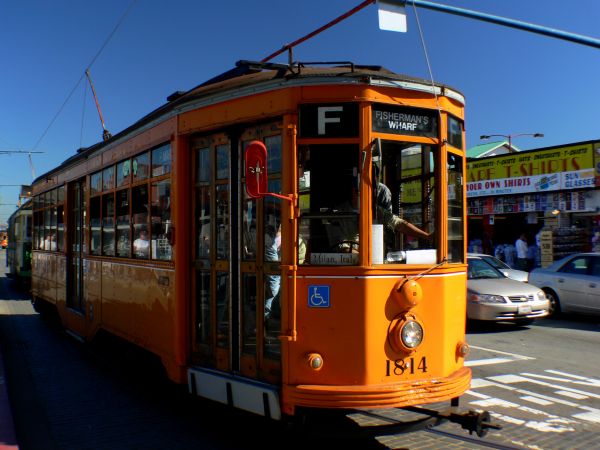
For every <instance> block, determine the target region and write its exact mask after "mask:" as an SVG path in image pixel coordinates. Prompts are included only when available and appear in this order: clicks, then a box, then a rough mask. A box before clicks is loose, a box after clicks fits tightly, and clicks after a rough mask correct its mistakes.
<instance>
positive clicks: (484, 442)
mask: <svg viewBox="0 0 600 450" xmlns="http://www.w3.org/2000/svg"><path fill="white" fill-rule="evenodd" d="M423 431H424V432H426V433H428V434H433V435H436V436H443V437H446V438H449V439H454V440H457V441H462V442H467V443H470V444H476V445H478V446H480V447H482V448H494V449H496V450H523V449H524V447H518V446H514V445H507V444H503V443H500V442H495V441H491V440H489V439H486V438H485V437H483V438H480V437H474V436H471V435H464V434H459V433H452V432H450V431H443V430H436V429H435V428H427V429H425V430H423Z"/></svg>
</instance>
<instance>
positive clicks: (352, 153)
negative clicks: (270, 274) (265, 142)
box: [298, 144, 359, 265]
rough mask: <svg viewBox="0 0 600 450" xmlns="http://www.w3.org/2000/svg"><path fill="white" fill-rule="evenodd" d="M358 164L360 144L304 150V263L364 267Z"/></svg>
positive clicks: (301, 176)
mask: <svg viewBox="0 0 600 450" xmlns="http://www.w3.org/2000/svg"><path fill="white" fill-rule="evenodd" d="M358 161H359V151H358V146H357V145H352V144H331V145H307V146H301V147H299V149H298V168H299V174H298V176H299V187H298V192H299V195H300V199H299V203H300V214H301V217H300V226H299V244H300V245H299V248H301V249H303V251H302V252H299V263H300V264H312V265H355V264H358V249H359V246H358V242H359V241H358V238H359V236H358V216H359V214H358V209H359V205H358V198H359V190H358V180H359V177H358ZM304 249H305V250H304ZM304 253H305V254H304Z"/></svg>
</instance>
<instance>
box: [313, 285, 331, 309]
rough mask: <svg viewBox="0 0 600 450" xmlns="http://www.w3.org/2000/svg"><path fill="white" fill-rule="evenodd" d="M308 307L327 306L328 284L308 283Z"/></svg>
mask: <svg viewBox="0 0 600 450" xmlns="http://www.w3.org/2000/svg"><path fill="white" fill-rule="evenodd" d="M308 307H309V308H329V307H331V304H330V303H329V286H324V285H314V284H313V285H309V286H308Z"/></svg>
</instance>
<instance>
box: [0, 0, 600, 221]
mask: <svg viewBox="0 0 600 450" xmlns="http://www.w3.org/2000/svg"><path fill="white" fill-rule="evenodd" d="M359 3H361V0H328V1H323V0H320V1H317V0H302V1H289V0H287V1H286V0H280V1H274V0H259V1H253V2H250V1H247V0H230V1H226V0H219V1H215V2H207V1H198V0H195V1H193V0H170V1H164V0H137V1H134V2H132V0H121V1H118V0H103V1H89V0H80V1H77V2H75V1H69V0H53V1H51V2H50V1H47V0H30V1H27V2H22V1H6V2H2V6H0V58H1V61H2V66H1V67H2V70H1V71H0V80H1V82H0V150H24V151H31V150H34V151H41V152H44V153H41V154H33V155H32V159H33V165H34V170H35V174H36V176H39V175H41V174H42V173H44V172H46V171H48V170H50V169H51V168H53V167H55V166H56V165H58V164H60V163H61V162H62V161H64V160H65V159H67V158H68V157H70V156H71V155H73V154H74V152H75V151H76V149H77V148H79V147H82V146H84V147H85V146H89V145H92V144H94V143H96V142H98V141H100V140H101V134H102V133H101V132H102V129H101V126H100V122H99V119H98V115H97V112H96V109H95V106H94V102H93V97H92V95H91V92H90V89H89V86H88V84H87V82H85V79H83V80H82V77H83V76H84V71H85V69H86V68H87V67H88V66H89V64H90V63H91V62H92V61H94V62H93V64H92V66H91V68H90V70H91V75H92V79H93V81H94V85H95V88H96V91H97V93H98V96H99V100H100V105H101V108H102V112H103V115H104V118H105V122H106V126H107V128H108V129H109V130H110V131H111V132H112V133H113V134H115V133H117V132H119V131H121V130H123V129H124V128H126V127H127V126H129V125H131V124H132V123H133V122H135V121H136V120H138V119H139V118H141V117H142V116H144V115H145V114H147V113H149V112H150V111H152V110H153V109H155V108H156V107H158V106H160V105H161V104H163V103H164V102H165V101H166V97H167V96H168V95H169V94H171V93H172V92H174V91H177V90H187V89H191V88H193V87H194V86H196V85H198V84H200V83H201V82H203V81H205V80H207V79H209V78H211V77H212V76H214V75H217V74H220V73H222V72H224V71H226V70H228V69H230V68H231V67H233V65H234V64H235V62H236V61H237V60H240V59H250V60H260V59H262V58H264V57H266V56H267V55H269V54H271V53H272V52H274V51H275V50H277V49H279V48H280V47H281V46H283V45H284V44H286V43H289V42H292V41H294V40H296V39H298V38H300V37H302V36H304V35H306V34H308V33H309V32H311V31H313V30H315V29H317V28H318V27H320V26H321V25H324V24H325V23H327V22H328V21H330V20H332V19H334V18H336V17H337V16H339V15H341V14H343V13H344V12H346V11H348V10H350V9H351V8H353V7H355V6H357V5H358V4H359ZM409 3H410V0H409ZM439 3H444V4H447V5H452V6H458V7H463V8H468V9H473V10H477V11H481V12H485V13H489V14H495V15H500V16H504V17H509V18H512V19H516V20H521V21H526V22H531V23H535V24H539V25H544V26H548V27H552V28H556V29H560V30H564V31H569V32H573V33H578V34H583V35H586V36H590V37H594V38H597V39H600V26H599V25H598V24H599V23H600V2H599V1H598V0H573V1H571V2H565V1H564V0H529V1H523V0H496V1H486V2H482V1H475V0H443V1H440V2H439ZM131 5H133V6H132V8H131V10H130V11H129V13H128V14H127V16H126V17H125V19H124V20H123V22H122V24H121V25H120V27H119V28H118V30H117V31H116V33H115V34H114V35H113V36H112V38H111V40H110V41H109V42H108V44H107V45H106V46H105V47H104V48H103V49H102V51H101V53H100V54H99V56H98V57H97V58H96V59H94V58H95V56H96V55H97V54H98V52H99V51H100V49H101V48H102V45H103V44H104V43H105V42H106V40H107V38H108V36H109V35H110V34H111V32H112V31H113V29H114V28H115V26H116V25H117V23H118V22H119V20H120V19H121V18H122V17H123V15H124V12H125V11H126V10H127V8H128V7H129V6H131ZM407 12H408V33H406V34H403V33H393V32H388V31H381V30H379V28H378V23H377V8H376V6H374V5H371V6H368V7H367V8H365V9H363V10H362V11H361V12H359V13H357V14H355V15H354V16H352V17H351V18H349V19H347V20H345V21H344V22H342V23H340V24H338V25H337V26H335V27H334V28H332V29H330V30H328V31H325V32H324V33H322V34H320V35H318V36H317V37H315V38H313V39H311V40H310V41H308V42H306V43H304V44H301V45H300V46H299V47H297V48H296V49H295V50H294V59H295V60H299V61H353V62H355V63H358V64H377V65H382V66H384V67H386V68H388V69H390V70H393V71H395V72H399V73H404V74H407V75H412V76H418V77H423V78H429V73H428V70H427V63H426V59H425V57H424V52H423V48H422V44H421V40H420V36H419V31H418V26H417V21H416V16H415V13H414V10H413V9H412V7H411V6H408V8H407ZM417 14H418V19H419V21H420V24H421V27H422V30H423V34H424V40H425V45H426V48H427V52H428V55H429V60H430V63H431V68H432V72H433V76H434V78H435V80H436V81H438V82H442V83H446V84H448V85H450V86H452V87H454V88H456V89H458V90H459V91H461V92H462V93H463V94H464V95H465V96H466V99H467V104H466V129H467V147H471V146H474V145H477V144H479V143H481V141H480V140H479V136H480V135H482V134H517V133H534V132H540V133H544V134H545V137H544V138H543V139H532V138H529V137H518V138H515V139H514V141H513V143H514V144H515V145H517V146H519V147H520V148H521V149H531V148H539V147H546V146H551V145H560V144H566V143H569V142H577V141H585V140H591V139H600V121H599V118H600V114H599V113H598V108H599V107H600V89H598V81H599V80H600V50H599V49H595V48H592V47H587V46H582V45H578V44H574V43H570V42H566V41H561V40H557V39H552V38H549V37H545V36H540V35H535V34H531V33H527V32H524V31H520V30H514V29H510V28H505V27H501V26H498V25H493V24H488V23H484V22H479V21H475V20H473V19H467V18H462V17H457V16H453V15H449V14H445V13H441V12H435V11H427V10H425V9H421V8H418V9H417ZM275 62H287V55H282V56H280V57H278V58H276V59H275ZM80 80H82V81H81V82H80V83H79V85H78V84H77V83H78V81H80ZM71 93H72V94H71ZM69 94H71V96H70V98H69V100H68V101H67V98H68V96H69ZM59 111H61V112H60V114H58V112H59ZM57 114H58V115H57ZM53 119H55V120H54V121H53ZM31 181H32V171H31V168H30V166H29V163H28V160H27V156H26V155H17V154H13V155H0V185H2V184H28V183H30V182H31ZM17 198H18V188H12V187H0V204H5V203H13V204H14V203H16V201H17ZM14 209H15V207H14V206H10V205H8V206H4V205H0V223H4V222H5V221H6V219H7V217H8V216H9V215H10V213H11V212H12V211H14Z"/></svg>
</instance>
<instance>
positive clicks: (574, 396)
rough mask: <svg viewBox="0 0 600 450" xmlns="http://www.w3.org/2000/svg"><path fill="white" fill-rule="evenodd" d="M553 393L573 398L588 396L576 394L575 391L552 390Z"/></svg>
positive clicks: (582, 398) (581, 398)
mask: <svg viewBox="0 0 600 450" xmlns="http://www.w3.org/2000/svg"><path fill="white" fill-rule="evenodd" d="M554 393H555V394H558V395H562V396H564V397H569V398H574V399H575V400H585V399H586V398H589V397H588V396H587V395H581V394H576V393H575V392H568V391H554Z"/></svg>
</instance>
